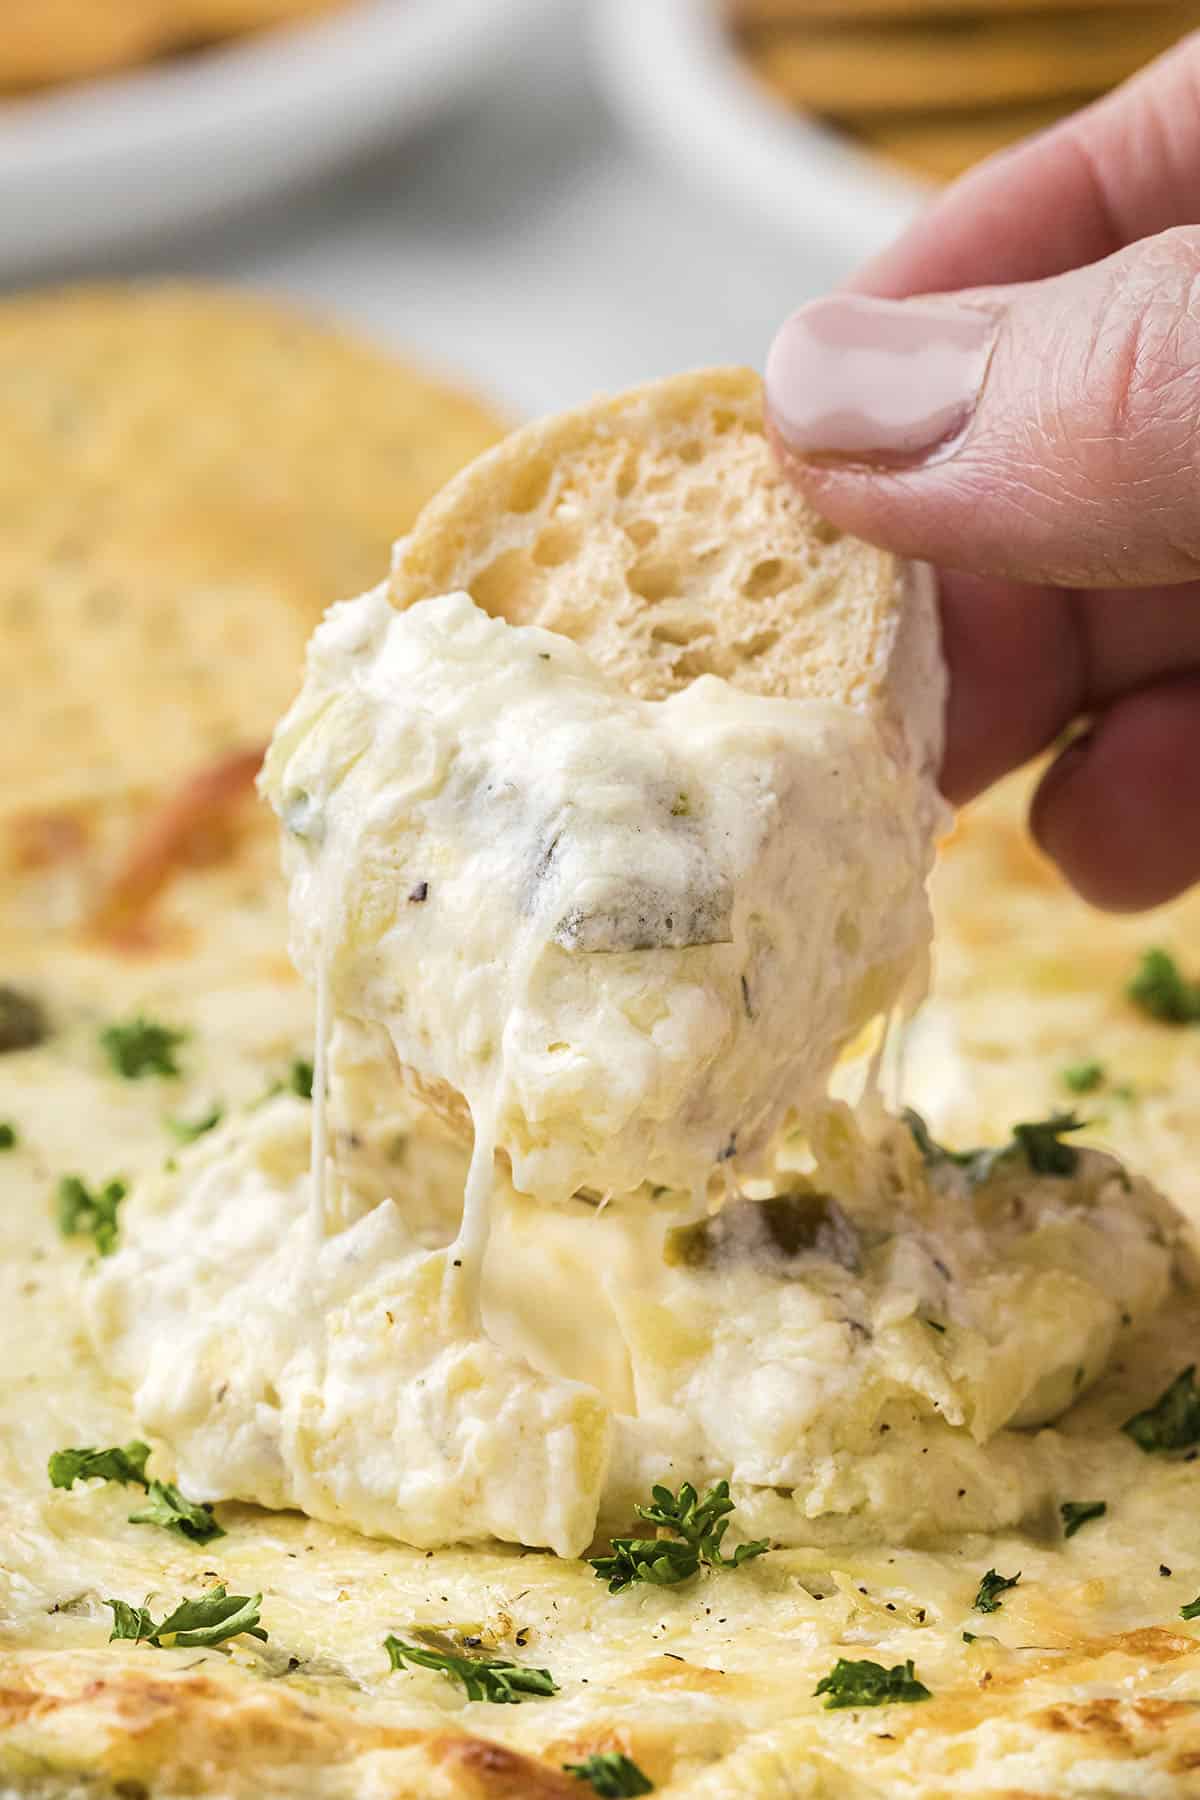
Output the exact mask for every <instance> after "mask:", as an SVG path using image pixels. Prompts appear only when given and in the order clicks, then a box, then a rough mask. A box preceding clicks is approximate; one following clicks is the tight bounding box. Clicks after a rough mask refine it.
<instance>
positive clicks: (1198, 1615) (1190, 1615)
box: [1179, 1594, 1200, 1619]
mask: <svg viewBox="0 0 1200 1800" xmlns="http://www.w3.org/2000/svg"><path fill="white" fill-rule="evenodd" d="M1179 1616H1180V1618H1181V1619H1200V1594H1198V1595H1197V1596H1196V1598H1195V1599H1194V1600H1189V1601H1188V1603H1187V1605H1186V1606H1181V1607H1180V1609H1179Z"/></svg>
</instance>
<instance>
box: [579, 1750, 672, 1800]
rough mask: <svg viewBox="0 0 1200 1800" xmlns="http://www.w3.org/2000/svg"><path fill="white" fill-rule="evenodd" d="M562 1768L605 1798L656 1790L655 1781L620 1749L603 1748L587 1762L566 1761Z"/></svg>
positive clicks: (623, 1797)
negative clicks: (648, 1777) (644, 1773)
mask: <svg viewBox="0 0 1200 1800" xmlns="http://www.w3.org/2000/svg"><path fill="white" fill-rule="evenodd" d="M563 1768H564V1769H565V1770H566V1772H567V1774H568V1775H573V1776H574V1777H575V1779H576V1781H586V1782H589V1783H590V1785H591V1789H592V1792H593V1793H594V1794H600V1795H601V1796H602V1797H603V1800H626V1796H628V1795H637V1794H652V1793H653V1792H654V1783H653V1782H652V1781H649V1780H648V1779H647V1778H646V1776H645V1775H643V1773H642V1771H641V1770H640V1769H639V1768H638V1766H637V1764H636V1763H635V1762H634V1761H633V1760H632V1759H631V1758H630V1757H628V1756H623V1755H622V1754H621V1752H620V1751H619V1750H600V1751H597V1753H596V1755H595V1756H589V1757H588V1759H587V1761H586V1762H581V1763H564V1764H563Z"/></svg>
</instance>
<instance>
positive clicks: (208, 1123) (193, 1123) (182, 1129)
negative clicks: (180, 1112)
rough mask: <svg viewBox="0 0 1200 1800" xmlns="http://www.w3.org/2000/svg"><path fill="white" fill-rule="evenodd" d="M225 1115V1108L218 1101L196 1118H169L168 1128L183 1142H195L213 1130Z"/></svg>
mask: <svg viewBox="0 0 1200 1800" xmlns="http://www.w3.org/2000/svg"><path fill="white" fill-rule="evenodd" d="M224 1117H225V1108H224V1107H223V1106H222V1105H221V1104H220V1102H219V1101H218V1102H216V1103H215V1104H214V1105H212V1106H210V1107H209V1109H208V1111H207V1112H204V1113H201V1114H200V1115H199V1117H198V1118H195V1119H168V1120H167V1130H168V1131H169V1132H171V1133H172V1134H173V1135H174V1136H175V1137H177V1138H178V1139H179V1142H180V1143H181V1144H194V1143H195V1141H196V1139H197V1138H198V1137H203V1136H204V1134H205V1132H206V1131H212V1130H213V1128H214V1126H217V1125H219V1124H220V1123H221V1120H222V1119H223V1118H224Z"/></svg>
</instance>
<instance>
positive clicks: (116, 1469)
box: [46, 1438, 150, 1488]
mask: <svg viewBox="0 0 1200 1800" xmlns="http://www.w3.org/2000/svg"><path fill="white" fill-rule="evenodd" d="M149 1454H150V1446H149V1444H143V1443H142V1441H141V1439H140V1438H133V1439H132V1440H131V1442H129V1443H128V1444H124V1445H118V1446H115V1447H114V1448H112V1449H110V1450H94V1449H93V1448H92V1447H91V1445H90V1444H89V1445H87V1446H85V1447H84V1448H83V1449H79V1450H56V1451H54V1453H53V1455H52V1456H51V1458H50V1461H49V1462H48V1464H47V1465H46V1468H47V1473H48V1474H49V1476H50V1486H51V1487H56V1488H70V1487H74V1485H75V1483H76V1482H77V1481H92V1480H94V1479H97V1478H98V1479H99V1480H101V1481H119V1482H121V1483H122V1485H123V1486H128V1485H129V1484H130V1483H133V1484H135V1485H136V1486H138V1487H145V1486H146V1485H147V1483H146V1458H147V1457H148V1456H149Z"/></svg>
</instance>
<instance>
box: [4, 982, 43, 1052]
mask: <svg viewBox="0 0 1200 1800" xmlns="http://www.w3.org/2000/svg"><path fill="white" fill-rule="evenodd" d="M49 1035H50V1027H49V1026H48V1025H47V1023H46V1015H45V1013H44V1012H43V1011H42V1008H41V1006H40V1004H39V1003H38V1001H36V1000H35V999H34V997H33V995H32V994H26V993H23V992H22V991H21V989H20V988H15V987H5V986H4V985H3V984H0V1053H3V1052H4V1051H6V1050H32V1049H33V1048H34V1047H35V1045H37V1044H40V1043H42V1042H43V1041H44V1039H45V1038H47V1037H48V1036H49Z"/></svg>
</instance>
